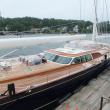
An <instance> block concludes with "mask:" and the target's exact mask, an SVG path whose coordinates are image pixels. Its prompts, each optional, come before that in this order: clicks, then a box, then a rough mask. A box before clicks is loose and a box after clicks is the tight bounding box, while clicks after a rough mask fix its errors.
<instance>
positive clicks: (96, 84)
mask: <svg viewBox="0 0 110 110" xmlns="http://www.w3.org/2000/svg"><path fill="white" fill-rule="evenodd" d="M101 97H103V101H102V102H101ZM105 97H106V98H107V99H106V98H105ZM109 99H110V67H109V68H108V69H106V70H105V71H104V72H103V73H101V74H100V75H99V76H98V77H97V78H94V79H93V80H91V81H90V82H89V83H88V84H87V85H86V86H83V87H80V88H79V89H78V90H77V91H76V93H74V94H73V95H72V96H71V97H70V98H69V99H67V100H66V101H64V102H63V103H62V104H61V105H60V106H59V107H58V108H56V110H110V108H108V105H109V104H110V100H109ZM101 106H102V107H101ZM109 106H110V105H109Z"/></svg>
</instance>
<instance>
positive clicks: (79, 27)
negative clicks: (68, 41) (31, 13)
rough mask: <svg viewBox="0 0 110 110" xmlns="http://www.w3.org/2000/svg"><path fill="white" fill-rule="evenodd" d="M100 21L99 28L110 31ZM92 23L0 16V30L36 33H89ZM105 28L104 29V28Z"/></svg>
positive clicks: (109, 27) (108, 25) (108, 27)
mask: <svg viewBox="0 0 110 110" xmlns="http://www.w3.org/2000/svg"><path fill="white" fill-rule="evenodd" d="M104 23H105V22H103V23H100V24H99V25H100V26H102V28H100V29H99V30H101V31H102V32H110V24H109V22H106V23H105V24H106V25H105V26H104ZM92 25H93V23H92V22H90V21H84V20H64V19H54V18H51V19H48V18H44V19H39V18H34V17H23V18H0V31H12V32H13V31H15V32H33V33H34V32H36V33H91V32H92V27H93V26H92ZM105 28H106V30H105Z"/></svg>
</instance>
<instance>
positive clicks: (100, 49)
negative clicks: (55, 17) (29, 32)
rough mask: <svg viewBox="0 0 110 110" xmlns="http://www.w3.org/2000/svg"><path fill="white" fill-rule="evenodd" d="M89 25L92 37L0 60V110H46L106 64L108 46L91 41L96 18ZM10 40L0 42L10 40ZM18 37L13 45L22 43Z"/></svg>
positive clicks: (108, 62)
mask: <svg viewBox="0 0 110 110" xmlns="http://www.w3.org/2000/svg"><path fill="white" fill-rule="evenodd" d="M95 10H96V7H95ZM93 27H94V28H93V41H87V40H84V41H81V40H77V41H71V42H70V43H67V44H66V45H65V46H64V48H56V49H49V50H47V51H45V52H44V53H42V54H38V55H33V56H25V57H24V56H20V57H19V58H18V59H17V58H14V59H7V60H5V61H1V62H0V110H25V109H27V110H33V109H36V110H40V109H49V110H50V109H52V108H53V107H54V106H56V104H59V103H61V102H62V98H63V99H65V98H64V97H65V96H66V95H67V94H68V93H72V92H73V90H75V89H76V88H77V87H78V86H79V85H81V84H82V83H85V82H87V81H89V80H90V79H91V78H93V77H95V76H97V75H98V74H99V73H100V72H102V71H103V70H104V69H105V68H107V67H108V66H109V65H110V47H109V45H106V44H102V43H98V42H95V37H96V35H97V26H96V18H95V22H94V26H93ZM14 40H15V39H14ZM14 40H9V41H3V40H2V41H1V43H2V42H7V43H8V42H9V43H10V44H11V42H13V41H14ZM21 40H22V38H20V40H18V43H15V45H19V46H20V45H22V44H19V43H20V42H19V41H21ZM31 40H32V39H31ZM48 40H49V39H48ZM48 40H47V41H45V42H48ZM15 41H16V40H15ZM22 41H24V38H23V40H22ZM27 41H28V40H27ZM33 41H34V40H33ZM16 42H17V41H16ZM34 43H36V42H34ZM3 45H4V44H3ZM3 45H2V46H3ZM24 45H25V44H24ZM26 45H27V44H26ZM11 46H13V45H11Z"/></svg>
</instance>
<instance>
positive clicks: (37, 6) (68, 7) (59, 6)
mask: <svg viewBox="0 0 110 110" xmlns="http://www.w3.org/2000/svg"><path fill="white" fill-rule="evenodd" d="M80 1H81V17H80ZM103 1H105V0H98V17H99V18H100V20H101V19H106V18H107V14H106V8H105V6H103V4H104V2H103ZM106 1H107V5H108V8H109V7H110V0H106ZM103 7H104V10H103ZM0 10H1V13H2V16H3V17H12V18H13V17H25V16H31V17H37V18H57V19H80V18H81V19H84V20H93V0H0ZM108 12H109V13H110V8H109V10H108ZM103 13H104V14H105V15H104V17H102V14H103ZM109 17H110V16H109Z"/></svg>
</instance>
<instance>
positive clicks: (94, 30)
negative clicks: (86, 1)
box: [92, 0, 98, 41]
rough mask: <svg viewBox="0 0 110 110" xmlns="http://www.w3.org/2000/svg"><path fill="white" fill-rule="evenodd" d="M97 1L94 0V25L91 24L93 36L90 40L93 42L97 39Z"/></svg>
mask: <svg viewBox="0 0 110 110" xmlns="http://www.w3.org/2000/svg"><path fill="white" fill-rule="evenodd" d="M97 35H98V33H97V0H94V23H93V36H92V40H93V41H95V38H96V37H97Z"/></svg>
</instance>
